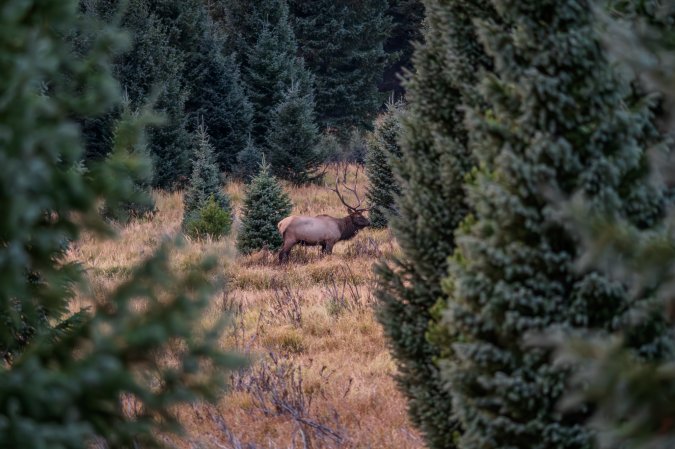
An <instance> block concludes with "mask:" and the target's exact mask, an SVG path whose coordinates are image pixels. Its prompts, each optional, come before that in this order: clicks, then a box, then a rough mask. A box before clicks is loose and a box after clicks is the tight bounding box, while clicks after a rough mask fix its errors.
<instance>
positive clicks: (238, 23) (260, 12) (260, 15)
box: [215, 0, 288, 67]
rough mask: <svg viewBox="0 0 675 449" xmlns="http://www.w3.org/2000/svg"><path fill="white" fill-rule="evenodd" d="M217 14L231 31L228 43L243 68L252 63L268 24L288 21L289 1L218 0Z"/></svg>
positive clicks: (273, 26) (228, 35) (228, 34)
mask: <svg viewBox="0 0 675 449" xmlns="http://www.w3.org/2000/svg"><path fill="white" fill-rule="evenodd" d="M215 9H216V10H217V11H216V13H215V16H217V17H219V18H220V21H221V22H222V23H223V28H224V29H226V30H228V33H227V44H228V46H229V48H232V49H233V50H234V51H235V52H236V53H237V56H238V57H239V62H240V63H241V64H242V66H243V67H247V66H248V55H249V54H250V52H251V49H252V48H253V47H254V46H255V43H256V42H257V40H258V36H259V35H260V31H261V30H262V29H263V28H264V27H265V26H269V27H271V28H276V27H277V26H278V25H280V24H281V25H282V27H283V26H285V25H283V22H286V21H287V20H288V4H287V1H286V0H266V1H264V2H251V1H249V0H228V1H227V2H218V4H217V5H215Z"/></svg>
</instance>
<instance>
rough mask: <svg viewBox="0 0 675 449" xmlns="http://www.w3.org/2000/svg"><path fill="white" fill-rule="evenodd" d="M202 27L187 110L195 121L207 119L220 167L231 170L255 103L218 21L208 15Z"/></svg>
mask: <svg viewBox="0 0 675 449" xmlns="http://www.w3.org/2000/svg"><path fill="white" fill-rule="evenodd" d="M200 28H201V29H200V30H198V32H200V33H202V35H201V38H200V39H199V42H198V44H199V46H198V47H197V51H196V52H195V51H193V52H192V53H191V57H190V58H189V61H190V62H189V70H188V71H187V75H186V76H187V79H188V80H190V86H191V91H192V95H191V96H190V99H189V101H188V103H187V110H188V112H189V113H190V117H191V121H193V122H196V121H197V120H199V118H202V119H203V120H204V125H205V126H206V128H207V129H209V130H210V137H211V142H212V144H213V146H214V148H215V149H216V156H217V157H216V159H217V160H218V165H219V167H220V169H221V170H222V171H231V170H232V169H233V167H234V164H235V162H236V157H237V154H238V153H239V152H240V151H241V150H242V149H243V148H244V147H245V146H246V143H247V141H248V136H249V135H250V133H251V130H252V125H253V106H252V105H251V103H250V101H249V100H248V97H247V95H246V92H245V90H244V85H243V81H242V80H241V75H240V73H239V64H238V63H237V60H236V58H235V56H234V55H229V56H225V54H224V53H225V47H224V41H223V38H222V37H221V36H219V31H218V29H217V28H216V25H215V24H214V23H213V22H212V21H211V20H210V19H209V18H208V17H205V19H204V21H203V23H201V25H200Z"/></svg>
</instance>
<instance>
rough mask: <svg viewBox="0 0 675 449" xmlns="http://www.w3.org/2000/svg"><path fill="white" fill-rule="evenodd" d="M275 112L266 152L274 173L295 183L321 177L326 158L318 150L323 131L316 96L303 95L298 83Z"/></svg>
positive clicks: (267, 139)
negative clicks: (317, 118)
mask: <svg viewBox="0 0 675 449" xmlns="http://www.w3.org/2000/svg"><path fill="white" fill-rule="evenodd" d="M271 115H272V117H271V121H270V128H269V132H268V133H267V138H266V150H267V151H266V152H267V155H268V158H269V161H270V163H271V165H272V172H273V173H274V174H275V175H276V176H278V177H279V178H281V179H285V180H287V181H291V182H292V183H294V184H305V183H308V182H310V181H313V180H315V179H317V176H318V174H317V170H318V168H319V165H320V164H321V163H322V162H323V160H322V158H321V154H320V153H319V150H318V149H317V144H318V143H319V131H318V129H317V126H316V123H315V122H314V102H313V101H312V97H311V96H309V95H303V93H302V91H301V90H300V87H299V86H298V85H295V84H294V85H293V86H291V88H290V89H288V90H287V91H286V92H285V95H284V98H283V100H282V101H281V103H280V104H279V105H278V106H277V107H276V108H274V110H273V111H272V113H271Z"/></svg>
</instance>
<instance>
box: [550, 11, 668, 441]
mask: <svg viewBox="0 0 675 449" xmlns="http://www.w3.org/2000/svg"><path fill="white" fill-rule="evenodd" d="M645 5H651V6H652V7H655V6H661V9H658V10H657V11H654V9H652V10H651V11H645V12H646V13H648V14H647V17H644V16H643V17H639V16H638V17H637V18H633V19H632V20H630V21H627V20H626V19H625V16H624V18H623V19H622V20H621V21H616V20H610V19H609V17H608V16H604V19H605V20H606V21H607V22H608V23H606V24H605V25H607V26H606V28H607V29H608V31H607V32H606V33H605V36H604V38H605V40H606V42H609V50H610V51H611V52H612V53H613V54H614V55H615V56H616V57H617V58H618V59H620V60H622V61H623V62H626V63H628V64H629V66H630V67H632V68H633V69H634V70H636V71H637V73H639V74H640V75H642V78H643V79H645V80H646V81H647V82H648V83H649V86H650V87H651V88H656V89H657V90H658V91H659V92H660V93H662V94H663V95H664V97H665V98H666V99H669V100H670V101H666V102H665V105H664V110H663V111H662V112H663V113H664V115H665V116H671V117H673V116H675V106H674V104H675V103H673V102H672V100H673V99H675V71H674V70H673V69H674V68H675V48H674V47H673V45H672V43H673V42H675V41H674V40H673V39H674V38H675V31H673V26H672V25H673V23H675V6H668V7H665V5H659V4H658V2H645V3H643V4H642V6H645ZM640 15H642V12H641V13H640ZM674 129H675V124H673V123H672V122H671V123H670V127H669V128H667V130H668V131H670V132H672V131H673V130H674ZM654 155H655V156H656V157H657V158H658V160H657V163H654V164H653V166H654V167H658V173H653V175H654V176H655V177H656V178H661V177H662V178H663V179H664V180H665V181H666V182H667V183H668V184H669V185H671V186H672V185H673V173H675V170H673V168H674V167H673V161H672V158H669V159H665V158H664V157H663V154H662V153H660V152H654ZM655 181H657V182H658V179H656V180H655ZM568 212H571V213H569V214H568V216H569V219H570V222H571V223H574V225H575V226H574V229H575V230H577V231H578V232H579V234H580V235H581V237H582V241H583V242H584V243H585V245H584V249H585V252H584V254H583V255H582V257H581V261H582V264H583V265H582V266H583V267H584V268H589V267H593V268H597V269H601V270H602V271H603V272H604V273H607V274H608V275H610V276H612V277H613V278H614V279H617V280H619V281H621V282H623V283H626V284H627V286H628V288H629V291H630V292H633V294H634V295H636V296H639V294H640V292H642V291H644V289H645V287H648V288H649V291H650V293H651V295H652V296H653V297H654V298H655V301H654V304H653V307H652V308H648V309H647V310H645V311H644V312H643V314H642V315H641V316H638V319H639V320H641V321H642V322H647V323H648V319H646V318H649V316H650V314H655V315H657V316H663V315H664V313H665V315H666V317H667V318H668V324H669V326H670V331H671V333H673V332H675V328H674V327H673V326H674V324H675V303H674V301H673V299H674V298H675V296H674V295H673V288H672V285H673V280H674V279H673V273H675V271H674V268H675V251H674V249H675V241H673V236H672V232H671V230H672V228H673V225H674V224H675V216H674V215H673V209H672V205H671V206H670V209H669V213H668V216H667V219H666V220H665V222H664V224H663V226H661V227H659V228H657V229H655V230H649V231H647V232H645V231H644V230H641V229H636V227H635V226H634V225H632V224H631V223H629V222H627V221H626V220H621V219H617V217H613V216H607V215H602V214H601V213H600V214H599V213H598V212H597V211H594V210H593V209H592V207H591V206H590V205H589V204H587V203H585V202H584V201H578V200H577V201H574V202H573V203H572V205H571V207H569V208H568ZM626 338H627V335H626V334H623V333H618V334H615V335H612V336H610V337H606V336H600V337H598V336H596V338H594V339H588V338H585V339H581V338H577V339H574V340H572V341H569V340H563V341H562V342H561V343H562V354H561V357H560V358H561V359H562V360H564V361H565V362H568V363H569V362H570V361H572V362H574V363H576V364H579V365H580V366H581V368H580V369H578V370H577V371H576V373H575V379H574V381H573V385H574V387H575V389H574V390H573V391H571V392H569V393H568V395H567V397H566V399H567V401H566V402H567V406H576V405H578V404H579V402H580V401H582V402H586V403H590V404H591V405H592V406H593V411H594V416H593V421H592V423H593V425H594V427H596V428H597V429H598V430H599V432H600V433H601V435H602V437H601V438H598V439H597V446H598V447H599V448H601V449H605V448H616V447H622V448H626V449H638V448H659V447H661V448H668V447H672V446H673V445H674V444H675V428H674V427H673V425H672V416H673V413H674V412H675V408H674V407H673V406H674V404H675V375H674V374H673V371H672V370H671V369H670V366H671V364H672V362H671V360H672V357H671V358H669V359H666V360H662V361H650V360H644V359H640V358H638V357H635V354H634V353H632V351H630V350H627V349H626Z"/></svg>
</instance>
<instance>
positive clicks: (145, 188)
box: [103, 96, 159, 221]
mask: <svg viewBox="0 0 675 449" xmlns="http://www.w3.org/2000/svg"><path fill="white" fill-rule="evenodd" d="M121 108H122V113H121V114H120V117H119V118H118V119H117V123H116V124H115V127H114V130H113V137H112V145H111V146H112V152H111V153H110V155H109V156H108V157H109V158H111V159H115V158H119V157H123V156H124V155H127V154H131V155H134V156H136V157H137V159H138V160H139V161H145V162H146V165H145V166H141V167H139V170H137V171H136V173H135V174H134V176H133V177H132V178H131V181H132V182H133V186H132V187H131V190H132V192H133V194H132V195H131V196H130V197H129V198H128V199H126V200H125V201H123V202H121V203H117V204H111V203H107V204H106V205H105V206H104V208H103V215H104V216H106V217H109V218H113V219H116V220H119V221H127V220H129V219H130V218H138V217H144V216H146V215H149V214H152V213H154V211H155V210H156V208H155V201H154V199H153V198H152V192H151V185H152V177H153V167H152V163H151V158H150V152H149V151H148V147H147V142H146V139H145V136H144V134H139V133H138V132H134V130H135V129H138V127H139V126H141V127H146V126H148V125H152V124H154V123H157V122H158V121H159V120H157V118H156V117H155V116H154V115H152V114H150V113H149V112H148V111H139V110H132V109H131V105H130V102H129V98H128V97H126V96H125V97H123V99H122V104H121ZM141 129H143V128H141Z"/></svg>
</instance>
